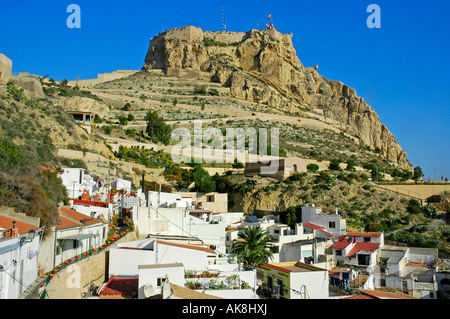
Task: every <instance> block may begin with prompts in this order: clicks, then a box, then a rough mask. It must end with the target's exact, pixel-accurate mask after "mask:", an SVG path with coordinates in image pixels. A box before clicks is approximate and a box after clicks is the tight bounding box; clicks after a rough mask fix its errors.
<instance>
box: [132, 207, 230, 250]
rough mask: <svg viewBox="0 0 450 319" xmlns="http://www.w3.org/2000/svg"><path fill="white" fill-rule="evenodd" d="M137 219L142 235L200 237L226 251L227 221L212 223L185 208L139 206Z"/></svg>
mask: <svg viewBox="0 0 450 319" xmlns="http://www.w3.org/2000/svg"><path fill="white" fill-rule="evenodd" d="M137 216H138V217H137V220H135V224H136V228H137V229H138V231H139V234H140V235H141V236H145V235H149V234H157V233H158V234H163V235H174V236H186V237H187V236H194V237H198V238H199V239H200V240H202V241H203V242H204V243H205V244H207V245H215V246H216V248H217V249H218V250H219V251H220V252H221V253H225V252H226V249H225V228H226V222H225V221H220V222H219V223H218V224H212V223H209V222H206V221H204V220H201V219H199V218H196V217H193V216H190V215H189V213H187V212H185V209H184V208H158V212H157V211H156V208H155V207H139V208H138V213H137Z"/></svg>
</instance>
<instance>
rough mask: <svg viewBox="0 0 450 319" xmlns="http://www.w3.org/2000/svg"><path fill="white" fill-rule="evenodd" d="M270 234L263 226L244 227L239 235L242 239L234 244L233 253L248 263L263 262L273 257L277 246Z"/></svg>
mask: <svg viewBox="0 0 450 319" xmlns="http://www.w3.org/2000/svg"><path fill="white" fill-rule="evenodd" d="M268 234H269V232H268V231H265V230H262V228H261V227H250V228H244V229H243V230H242V231H241V232H239V235H238V236H239V238H241V239H242V241H236V242H235V243H234V244H233V246H232V247H231V253H232V254H236V255H237V256H238V257H239V258H242V260H244V261H246V262H248V263H257V264H262V263H265V262H267V261H269V259H273V253H274V252H275V251H276V247H275V245H274V244H273V243H272V239H271V237H270V236H269V235H268Z"/></svg>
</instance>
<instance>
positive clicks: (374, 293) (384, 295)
mask: <svg viewBox="0 0 450 319" xmlns="http://www.w3.org/2000/svg"><path fill="white" fill-rule="evenodd" d="M361 293H362V294H365V295H368V296H371V297H374V298H376V299H389V298H394V299H416V298H413V297H410V296H408V295H405V294H402V293H399V292H387V291H381V290H367V289H362V290H361Z"/></svg>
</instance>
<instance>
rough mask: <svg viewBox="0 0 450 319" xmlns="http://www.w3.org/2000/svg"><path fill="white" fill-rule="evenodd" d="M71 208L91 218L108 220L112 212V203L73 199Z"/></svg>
mask: <svg viewBox="0 0 450 319" xmlns="http://www.w3.org/2000/svg"><path fill="white" fill-rule="evenodd" d="M73 210H75V211H77V212H79V213H82V214H84V215H86V216H88V217H90V218H93V219H94V218H95V219H103V220H110V219H111V217H112V215H113V212H114V204H112V203H106V202H97V201H88V200H83V199H74V200H73Z"/></svg>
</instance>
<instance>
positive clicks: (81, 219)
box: [60, 207, 102, 226]
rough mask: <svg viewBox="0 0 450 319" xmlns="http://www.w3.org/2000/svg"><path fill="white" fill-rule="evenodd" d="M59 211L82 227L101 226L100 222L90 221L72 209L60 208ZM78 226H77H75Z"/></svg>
mask: <svg viewBox="0 0 450 319" xmlns="http://www.w3.org/2000/svg"><path fill="white" fill-rule="evenodd" d="M60 211H61V212H62V213H63V214H64V215H66V216H67V217H69V218H72V219H74V220H76V221H78V222H79V223H81V224H83V225H84V226H89V225H94V224H101V223H102V222H101V221H99V220H97V219H92V218H90V217H89V216H87V215H85V214H82V213H79V212H76V211H74V210H72V209H69V208H67V207H61V208H60ZM77 226H79V225H77Z"/></svg>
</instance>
